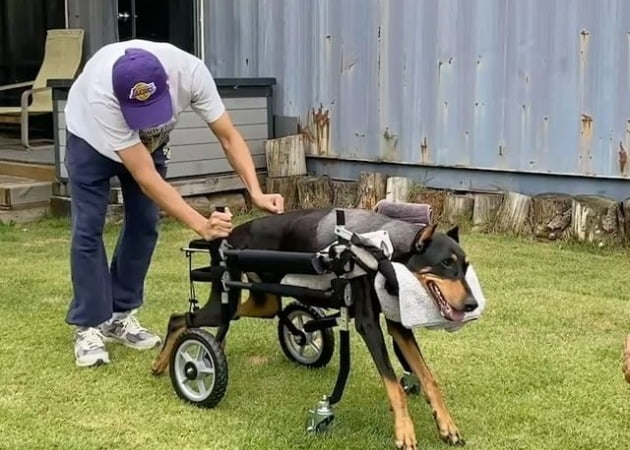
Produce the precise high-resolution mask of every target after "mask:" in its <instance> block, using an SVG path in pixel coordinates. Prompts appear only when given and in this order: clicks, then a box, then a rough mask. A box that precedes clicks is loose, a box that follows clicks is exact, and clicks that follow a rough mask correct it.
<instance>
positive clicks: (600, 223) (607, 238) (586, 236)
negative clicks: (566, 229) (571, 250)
mask: <svg viewBox="0 0 630 450" xmlns="http://www.w3.org/2000/svg"><path fill="white" fill-rule="evenodd" d="M620 224H621V225H623V220H621V208H620V205H619V203H618V202H616V201H614V200H612V199H609V198H606V197H601V196H597V195H580V196H576V197H574V199H573V204H572V208H571V229H572V233H573V236H574V237H576V238H577V239H578V240H579V241H585V242H591V243H595V244H597V245H598V246H600V247H603V246H606V245H608V244H612V243H618V242H620V241H621V237H622V230H621V228H620Z"/></svg>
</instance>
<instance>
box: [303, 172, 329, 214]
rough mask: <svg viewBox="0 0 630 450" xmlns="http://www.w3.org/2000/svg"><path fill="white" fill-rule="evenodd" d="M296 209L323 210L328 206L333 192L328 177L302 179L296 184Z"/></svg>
mask: <svg viewBox="0 0 630 450" xmlns="http://www.w3.org/2000/svg"><path fill="white" fill-rule="evenodd" d="M297 189H298V207H299V208H301V209H307V208H323V207H326V206H330V205H331V204H332V200H333V192H332V188H331V187H330V183H329V181H328V177H303V178H300V179H299V180H298V182H297Z"/></svg>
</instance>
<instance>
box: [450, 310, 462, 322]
mask: <svg viewBox="0 0 630 450" xmlns="http://www.w3.org/2000/svg"><path fill="white" fill-rule="evenodd" d="M449 312H450V314H449V316H450V319H451V320H452V321H453V322H461V321H462V320H464V316H465V315H466V313H464V312H462V311H457V310H455V309H453V308H451V310H450V311H449Z"/></svg>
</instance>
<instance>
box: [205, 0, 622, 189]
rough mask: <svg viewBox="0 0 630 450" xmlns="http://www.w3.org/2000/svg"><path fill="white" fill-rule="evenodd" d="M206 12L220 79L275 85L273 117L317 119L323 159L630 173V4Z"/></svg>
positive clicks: (273, 7)
mask: <svg viewBox="0 0 630 450" xmlns="http://www.w3.org/2000/svg"><path fill="white" fill-rule="evenodd" d="M205 15H206V17H205V23H206V25H205V29H206V51H205V54H206V60H207V63H208V64H209V66H210V68H211V70H212V71H213V73H214V75H215V76H218V77H267V76H273V77H276V78H277V79H278V86H277V87H276V105H275V106H276V114H281V115H292V116H299V117H300V121H301V122H302V124H303V125H304V126H308V125H309V124H310V127H309V130H310V132H311V133H312V134H313V136H314V138H315V139H316V142H318V148H317V151H319V152H321V153H326V154H328V155H338V156H340V157H343V158H359V159H367V160H372V161H373V160H385V161H394V162H404V163H425V164H435V165H443V166H451V167H452V166H466V167H474V168H482V169H504V170H510V171H533V172H539V173H540V172H542V173H563V174H584V175H598V176H611V177H619V176H625V175H626V174H627V173H628V168H627V165H626V164H625V162H624V161H625V153H624V151H621V153H620V145H621V146H623V148H624V150H629V149H630V96H629V95H628V94H629V92H630V91H629V88H630V75H629V72H630V59H629V52H630V1H628V0H597V1H593V0H553V1H550V0H460V1H456V0H439V1H438V0H396V1H394V0H392V1H387V0H343V1H338V0H318V1H309V2H306V1H296V0H257V1H250V0H213V1H210V2H207V4H206V12H205ZM320 107H321V111H320ZM313 111H315V114H313ZM314 122H316V123H317V124H318V125H317V126H313V123H314ZM328 123H329V127H326V124H328ZM326 128H328V130H327V129H326ZM318 133H319V137H317V134H318ZM327 138H329V139H328V140H327Z"/></svg>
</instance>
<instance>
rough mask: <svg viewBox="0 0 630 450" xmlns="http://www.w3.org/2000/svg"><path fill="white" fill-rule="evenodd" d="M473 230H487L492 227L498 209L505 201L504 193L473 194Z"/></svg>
mask: <svg viewBox="0 0 630 450" xmlns="http://www.w3.org/2000/svg"><path fill="white" fill-rule="evenodd" d="M473 198H474V202H475V204H474V206H473V218H472V222H473V230H474V231H481V232H485V231H488V230H490V229H491V228H492V226H493V225H494V221H495V219H496V217H497V211H499V207H500V206H501V202H502V201H503V194H499V193H478V194H474V195H473Z"/></svg>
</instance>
